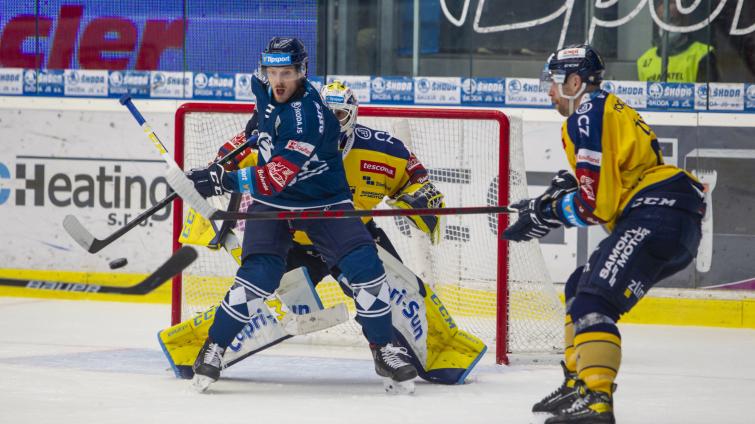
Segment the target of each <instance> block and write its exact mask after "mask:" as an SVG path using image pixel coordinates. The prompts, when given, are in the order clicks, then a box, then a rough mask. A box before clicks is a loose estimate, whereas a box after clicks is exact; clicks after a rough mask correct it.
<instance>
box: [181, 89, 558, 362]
mask: <svg viewBox="0 0 755 424" xmlns="http://www.w3.org/2000/svg"><path fill="white" fill-rule="evenodd" d="M252 110H253V105H245V104H231V103H228V104H221V103H186V104H184V105H182V106H181V107H180V108H179V110H178V111H177V113H176V125H175V131H176V134H175V141H176V146H175V155H176V161H177V162H178V163H179V164H180V165H182V166H183V167H184V169H190V168H193V167H202V166H206V165H207V163H208V161H209V160H211V159H212V158H214V157H215V154H216V153H217V150H218V148H219V146H221V145H222V144H223V143H224V142H225V141H226V140H228V139H230V138H231V137H233V136H234V135H236V134H238V133H239V132H240V131H242V130H243V128H244V127H245V125H246V121H247V120H248V118H249V116H250V114H251V112H252ZM358 116H359V120H358V121H359V123H361V124H364V125H366V126H368V127H370V128H374V129H380V130H384V131H388V132H391V133H392V134H393V135H394V136H395V137H397V138H399V139H401V140H403V141H404V142H405V143H406V144H407V145H408V146H409V147H410V149H411V150H412V151H414V153H415V154H416V155H417V157H418V158H419V159H420V161H421V162H422V163H423V164H424V165H425V167H426V168H427V169H428V170H429V173H430V178H431V180H432V181H433V183H434V184H435V185H436V186H437V187H438V188H439V189H440V190H441V191H442V192H443V194H444V196H445V203H446V205H447V206H449V207H450V206H454V207H461V206H483V205H488V206H492V205H506V204H509V203H510V202H513V201H515V200H517V199H521V198H524V197H527V182H526V177H525V172H524V159H523V152H522V126H521V121H520V120H519V119H512V118H511V117H508V116H507V115H505V114H504V113H502V112H500V111H494V110H471V109H448V108H390V107H367V106H362V107H360V108H359V115H358ZM243 203H244V202H242V207H243ZM218 206H220V205H218ZM379 207H387V206H386V205H385V204H384V203H383V204H381V205H380V206H379ZM185 213H186V210H182V207H181V206H180V204H179V205H178V206H177V208H176V211H175V213H174V243H177V242H175V240H177V238H178V235H179V233H180V231H181V227H182V223H183V219H184V217H185ZM376 222H377V224H378V226H380V227H381V228H382V229H383V230H385V231H386V233H387V234H388V236H389V238H390V240H391V242H392V243H393V244H394V246H396V248H397V250H398V252H399V254H400V255H401V257H402V259H403V260H404V262H405V264H406V265H407V266H408V267H409V268H410V269H411V270H412V271H414V272H415V273H416V274H417V275H418V276H420V277H421V278H422V280H423V281H425V282H426V283H428V284H430V285H431V286H432V288H433V290H434V291H435V293H436V294H437V295H438V296H439V297H440V298H441V300H442V301H443V303H444V305H445V306H446V308H447V309H448V310H449V311H450V313H451V315H452V317H453V318H454V320H455V321H456V322H457V324H458V325H459V327H460V328H462V329H464V330H466V331H470V332H472V333H473V334H475V335H477V336H478V337H480V338H481V339H482V340H483V341H485V343H486V344H487V345H488V348H489V349H493V350H494V351H495V352H496V360H497V362H498V363H507V362H508V355H509V354H512V353H515V354H516V353H550V352H556V351H559V350H560V349H561V348H562V347H561V346H562V340H563V306H562V305H561V302H560V301H559V299H558V296H557V294H556V292H555V290H554V288H553V285H552V283H551V281H550V278H549V276H548V272H547V270H546V267H545V263H544V260H543V256H542V254H541V252H540V248H539V245H538V244H537V242H529V243H507V242H505V241H503V240H502V239H501V238H500V233H501V231H502V229H504V228H505V227H506V226H507V224H508V217H507V216H506V215H498V216H496V215H463V216H462V215H458V216H449V217H446V223H445V230H444V237H443V241H442V242H441V243H439V244H438V245H434V246H433V245H431V244H430V242H429V239H428V238H427V237H426V236H425V235H424V234H422V233H420V232H419V231H418V230H416V229H415V228H414V227H413V226H411V225H410V224H409V223H408V221H407V218H405V217H395V218H391V217H386V218H377V220H376ZM238 225H239V226H243V223H239V224H238ZM237 230H242V229H240V228H237ZM242 231H243V230H242ZM239 236H241V234H240V233H239ZM177 247H178V246H176V248H177ZM236 269H237V266H236V264H235V262H234V261H233V260H232V259H231V258H230V256H229V255H227V254H226V253H225V252H223V251H212V250H209V249H203V251H202V252H200V257H199V259H198V260H197V261H196V262H195V263H194V265H192V266H191V267H190V268H189V269H187V270H186V271H185V272H184V273H183V274H182V275H180V276H178V277H176V279H175V280H174V283H173V312H172V313H173V315H172V319H173V322H174V323H176V322H179V321H181V320H185V319H187V318H190V317H192V316H193V315H194V314H196V313H199V312H202V311H204V310H206V309H207V308H208V307H210V306H212V305H214V304H217V303H219V301H220V300H221V299H222V297H223V295H224V294H225V292H226V290H227V288H228V287H229V286H230V284H232V282H233V276H234V275H235V272H236ZM317 292H318V294H319V295H320V297H321V299H322V301H323V304H324V305H325V306H329V305H332V304H334V303H336V302H346V304H347V305H348V306H349V308H350V310H351V311H352V314H353V311H354V309H353V302H352V301H351V299H348V298H346V296H344V294H343V292H342V291H341V289H340V287H338V285H337V283H336V282H335V281H334V280H331V279H329V278H328V279H326V280H324V281H323V282H321V283H320V284H318V285H317ZM323 333H324V334H323ZM310 339H313V338H310ZM314 339H315V340H325V341H328V342H332V341H338V342H339V343H342V342H347V343H360V342H361V341H362V340H363V337H362V336H361V331H360V330H359V328H358V324H356V323H355V322H353V320H352V321H350V322H348V323H345V324H341V325H339V326H337V327H334V328H332V329H329V330H326V331H325V332H321V333H318V336H317V337H316V338H314Z"/></svg>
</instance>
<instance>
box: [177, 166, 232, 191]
mask: <svg viewBox="0 0 755 424" xmlns="http://www.w3.org/2000/svg"><path fill="white" fill-rule="evenodd" d="M186 176H187V177H189V179H190V180H191V181H192V182H193V183H194V188H195V189H196V190H197V191H198V192H199V194H201V195H202V196H203V197H212V196H220V195H222V194H224V193H230V192H232V191H234V190H233V188H234V185H235V184H234V181H233V179H232V178H231V176H230V175H228V173H226V172H225V169H224V168H223V167H222V166H220V165H218V164H217V163H213V164H211V165H210V166H208V167H207V168H204V169H192V170H191V171H189V172H187V173H186Z"/></svg>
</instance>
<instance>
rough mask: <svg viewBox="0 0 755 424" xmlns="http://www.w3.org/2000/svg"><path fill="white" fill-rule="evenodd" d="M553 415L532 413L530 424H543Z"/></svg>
mask: <svg viewBox="0 0 755 424" xmlns="http://www.w3.org/2000/svg"><path fill="white" fill-rule="evenodd" d="M552 416H553V414H550V413H548V412H533V413H532V418H531V419H530V424H545V420H547V419H548V418H550V417H552Z"/></svg>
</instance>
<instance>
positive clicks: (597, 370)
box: [574, 330, 621, 394]
mask: <svg viewBox="0 0 755 424" xmlns="http://www.w3.org/2000/svg"><path fill="white" fill-rule="evenodd" d="M616 332H618V330H617V331H616ZM574 344H575V346H576V349H577V376H578V377H579V379H580V380H581V381H584V383H585V385H586V386H587V388H589V389H590V390H593V391H599V392H603V393H606V394H611V393H612V387H613V382H614V380H615V379H616V374H617V373H618V371H619V365H620V364H621V338H620V337H619V336H618V335H617V334H614V333H613V332H603V331H588V332H585V333H580V334H577V336H576V337H575V338H574Z"/></svg>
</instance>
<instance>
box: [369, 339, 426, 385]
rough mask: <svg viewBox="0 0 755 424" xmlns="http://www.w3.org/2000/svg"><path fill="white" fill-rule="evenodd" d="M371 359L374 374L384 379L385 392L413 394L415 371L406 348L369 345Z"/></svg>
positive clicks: (391, 345)
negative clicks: (373, 365)
mask: <svg viewBox="0 0 755 424" xmlns="http://www.w3.org/2000/svg"><path fill="white" fill-rule="evenodd" d="M370 350H371V351H372V359H373V360H374V361H375V372H377V374H378V375H379V376H381V377H385V378H386V380H385V381H384V386H385V391H386V392H388V393H397V394H398V393H413V392H414V382H413V381H412V379H414V378H416V377H417V369H416V368H414V365H412V364H411V363H410V362H409V353H408V352H407V350H406V348H403V347H398V346H393V344H391V343H388V344H386V345H383V346H378V345H375V344H372V343H370Z"/></svg>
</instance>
